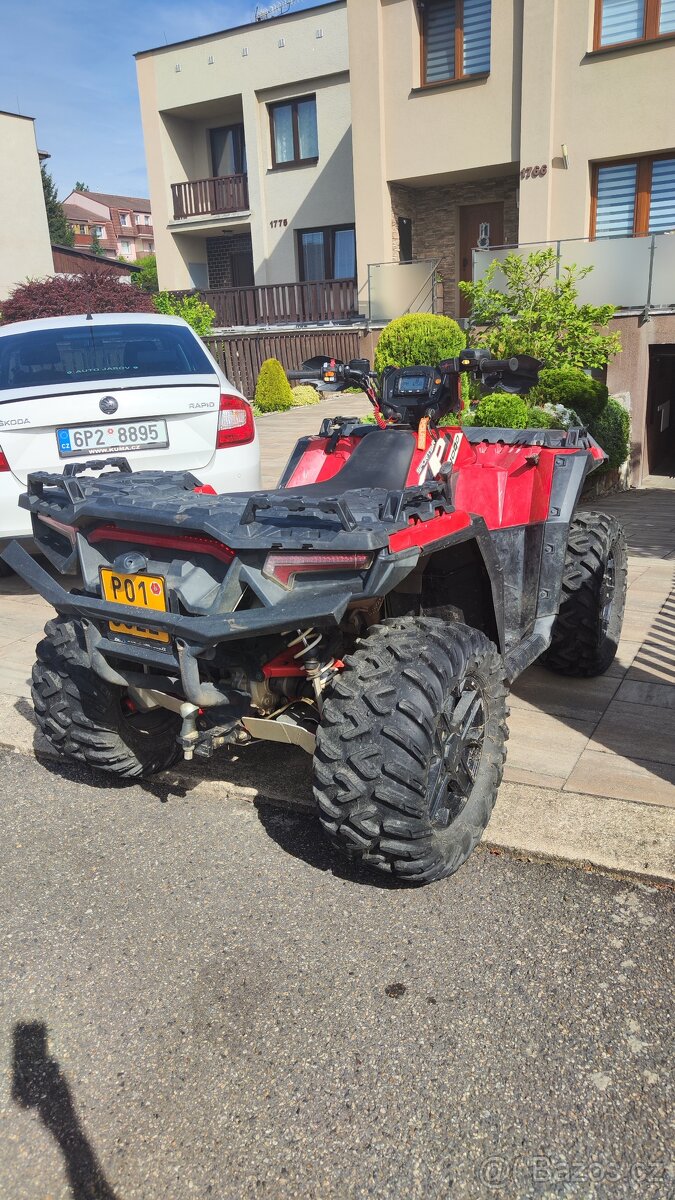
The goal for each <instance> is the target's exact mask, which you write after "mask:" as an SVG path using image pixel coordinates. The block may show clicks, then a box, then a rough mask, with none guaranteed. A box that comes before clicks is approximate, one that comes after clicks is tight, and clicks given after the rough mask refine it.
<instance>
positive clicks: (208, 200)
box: [171, 175, 248, 221]
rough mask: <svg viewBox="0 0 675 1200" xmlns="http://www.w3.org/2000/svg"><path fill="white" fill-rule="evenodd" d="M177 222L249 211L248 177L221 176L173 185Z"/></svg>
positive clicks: (174, 213)
mask: <svg viewBox="0 0 675 1200" xmlns="http://www.w3.org/2000/svg"><path fill="white" fill-rule="evenodd" d="M171 195H172V197H173V218H174V221H185V220H187V219H188V218H190V217H217V216H225V215H226V214H227V213H237V212H246V211H247V210H248V179H247V177H246V175H220V176H216V177H215V178H212V179H190V180H188V181H187V182H186V183H172V184H171Z"/></svg>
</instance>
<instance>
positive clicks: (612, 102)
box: [347, 0, 675, 282]
mask: <svg viewBox="0 0 675 1200" xmlns="http://www.w3.org/2000/svg"><path fill="white" fill-rule="evenodd" d="M347 7H348V13H349V41H350V59H351V80H352V113H353V122H354V172H355V180H356V185H355V188H356V213H357V235H358V245H359V279H360V282H364V280H365V277H366V269H367V264H368V263H369V262H379V261H388V260H390V259H392V258H393V257H395V251H396V245H395V238H393V237H392V222H391V204H390V196H389V186H388V185H389V184H391V183H404V184H408V185H410V184H412V185H413V186H415V185H417V186H423V187H425V188H426V187H436V186H438V185H440V184H442V183H452V184H461V183H464V182H467V183H468V182H470V181H472V180H473V181H474V182H476V183H477V185H479V184H480V180H481V179H485V180H489V179H491V178H492V177H494V175H495V173H499V172H503V173H506V171H507V167H506V164H511V168H512V171H513V168H514V166H515V167H527V166H529V167H533V166H540V165H542V164H546V166H547V173H546V175H545V176H544V177H538V178H529V179H524V180H522V181H521V183H520V189H519V239H520V241H521V242H536V241H543V240H556V239H558V238H577V237H578V238H583V237H588V235H589V228H590V224H589V223H590V205H591V170H590V164H591V163H592V162H595V161H598V160H602V159H611V158H621V157H629V156H631V155H636V154H645V153H657V152H659V151H663V150H671V149H674V148H675V118H674V116H673V103H672V102H673V97H674V94H675V93H674V85H673V80H674V79H675V41H673V40H664V41H662V42H659V43H657V44H655V43H651V44H647V45H644V46H638V47H633V48H632V49H631V48H624V49H620V50H617V49H610V50H607V51H603V53H602V54H593V53H590V51H591V50H592V42H593V15H594V9H595V0H545V2H544V0H499V3H497V2H496V0H493V4H492V36H491V68H490V76H489V78H488V79H487V80H481V81H476V82H466V83H465V82H462V83H459V84H450V85H443V86H438V87H434V88H431V89H424V90H422V91H418V90H416V89H417V88H418V85H419V83H420V33H419V17H418V11H417V5H416V4H415V3H414V0H347ZM563 143H564V144H565V145H566V146H567V150H568V158H569V166H568V168H565V166H564V162H563V157H562V151H561V146H562V144H563Z"/></svg>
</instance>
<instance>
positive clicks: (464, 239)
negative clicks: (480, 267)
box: [458, 200, 504, 317]
mask: <svg viewBox="0 0 675 1200" xmlns="http://www.w3.org/2000/svg"><path fill="white" fill-rule="evenodd" d="M486 239H487V241H486ZM503 244H504V205H503V204H502V202H501V201H495V200H492V201H490V202H489V203H488V204H463V205H462V206H461V208H460V210H459V271H458V279H469V280H470V279H472V278H473V276H472V267H473V257H472V254H471V251H472V250H474V249H476V247H477V246H486V245H487V246H503ZM459 315H460V317H468V315H469V306H468V304H467V302H466V300H465V299H464V297H463V296H460V301H459Z"/></svg>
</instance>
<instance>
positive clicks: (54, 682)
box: [32, 619, 180, 778]
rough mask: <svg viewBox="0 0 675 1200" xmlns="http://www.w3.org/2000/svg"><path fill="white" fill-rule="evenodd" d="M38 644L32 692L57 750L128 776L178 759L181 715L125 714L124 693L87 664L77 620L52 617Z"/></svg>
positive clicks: (37, 712)
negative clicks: (44, 635) (178, 735)
mask: <svg viewBox="0 0 675 1200" xmlns="http://www.w3.org/2000/svg"><path fill="white" fill-rule="evenodd" d="M45 634H46V637H45V638H44V639H43V640H42V641H41V642H39V643H38V646H37V650H36V654H37V661H36V662H35V665H34V667H33V680H32V696H33V707H34V709H35V716H36V718H37V723H38V726H39V728H40V730H41V732H42V733H43V734H44V736H45V737H46V738H47V739H48V740H49V742H50V743H51V745H52V746H53V747H54V749H55V750H57V751H58V752H59V754H62V755H64V756H66V757H67V758H73V759H76V760H77V761H78V762H84V763H87V765H88V766H90V767H96V768H97V769H99V770H102V771H110V772H112V773H113V774H115V775H120V776H122V777H124V778H139V777H147V776H150V775H156V774H157V773H158V772H159V771H163V770H165V769H166V768H167V767H170V766H171V764H172V763H173V762H175V760H176V758H177V756H178V752H179V748H178V745H177V743H176V736H177V734H178V732H179V730H180V718H179V717H178V716H177V715H176V714H175V713H171V712H168V711H167V710H166V709H151V710H150V711H149V712H147V713H140V712H136V713H134V712H133V711H132V712H127V711H125V707H124V698H125V692H124V689H123V688H121V687H120V688H118V687H115V686H114V685H111V684H109V683H106V681H105V680H104V679H101V678H100V676H98V675H97V674H96V673H95V672H94V671H93V670H92V669H91V667H90V666H89V665H88V663H87V656H86V652H85V649H84V646H85V642H84V633H83V630H82V626H81V625H80V623H79V622H78V621H66V620H61V619H58V620H55V621H49V622H48V624H47V625H46V627H45Z"/></svg>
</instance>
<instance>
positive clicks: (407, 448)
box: [284, 429, 415, 497]
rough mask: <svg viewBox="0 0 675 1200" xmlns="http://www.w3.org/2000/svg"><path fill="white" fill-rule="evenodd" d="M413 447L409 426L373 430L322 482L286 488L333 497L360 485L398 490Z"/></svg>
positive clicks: (404, 480) (404, 483) (309, 495)
mask: <svg viewBox="0 0 675 1200" xmlns="http://www.w3.org/2000/svg"><path fill="white" fill-rule="evenodd" d="M414 449H415V437H414V434H413V432H412V430H411V429H381V430H376V429H373V430H372V432H371V433H366V434H365V435H364V436H363V437H362V438H361V439H360V441H359V444H358V446H356V448H355V449H354V450H353V451H352V453H351V454H350V456H349V458H348V459H347V461H346V463H345V465H344V467H342V469H341V470H340V471H338V472H337V474H336V475H333V477H332V478H331V479H325V480H323V482H322V483H310V484H300V485H299V486H297V487H290V488H285V489H284V491H287V492H302V494H303V496H308V497H311V496H336V495H340V494H341V493H342V492H349V491H357V490H358V489H359V488H384V489H385V491H388V492H397V491H400V490H402V489H403V488H404V487H405V486H406V482H407V479H408V471H409V470H410V463H411V462H412V456H413V451H414Z"/></svg>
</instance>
